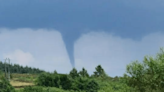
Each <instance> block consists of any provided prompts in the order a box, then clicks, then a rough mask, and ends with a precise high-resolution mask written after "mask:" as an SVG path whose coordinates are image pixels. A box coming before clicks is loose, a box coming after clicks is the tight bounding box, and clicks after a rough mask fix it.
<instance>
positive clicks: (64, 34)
mask: <svg viewBox="0 0 164 92" xmlns="http://www.w3.org/2000/svg"><path fill="white" fill-rule="evenodd" d="M163 8H164V1H163V0H156V1H154V0H144V1H143V0H137V1H132V0H101V1H100V0H69V1H67V0H53V1H52V0H46V1H45V0H27V1H22V0H14V1H13V0H9V1H6V0H0V32H1V33H0V38H1V39H0V47H1V48H3V49H1V52H0V59H1V60H3V59H4V58H6V57H10V58H11V59H12V60H13V63H20V64H22V65H30V66H33V67H39V68H42V69H45V70H48V71H53V70H54V69H56V70H57V71H59V72H61V73H68V72H69V71H70V70H71V68H72V66H75V67H76V68H77V69H78V70H80V69H81V68H82V67H85V68H86V69H87V70H88V72H90V73H92V72H93V71H94V68H95V67H96V66H97V65H98V64H101V65H102V66H103V67H104V68H105V70H106V72H107V73H108V74H109V75H110V76H116V75H122V74H123V73H124V72H125V67H126V64H128V63H129V62H131V61H134V60H136V59H138V60H142V58H143V56H145V55H155V53H157V52H158V51H159V48H160V47H163V41H164V38H163V30H164V26H163V24H164V18H163V16H164V12H163Z"/></svg>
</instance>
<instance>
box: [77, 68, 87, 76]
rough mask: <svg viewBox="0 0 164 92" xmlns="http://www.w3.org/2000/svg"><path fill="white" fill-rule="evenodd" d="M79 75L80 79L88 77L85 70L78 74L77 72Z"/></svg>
mask: <svg viewBox="0 0 164 92" xmlns="http://www.w3.org/2000/svg"><path fill="white" fill-rule="evenodd" d="M79 75H80V76H81V77H89V74H88V72H87V70H86V69H85V68H83V69H82V70H81V71H80V72H79Z"/></svg>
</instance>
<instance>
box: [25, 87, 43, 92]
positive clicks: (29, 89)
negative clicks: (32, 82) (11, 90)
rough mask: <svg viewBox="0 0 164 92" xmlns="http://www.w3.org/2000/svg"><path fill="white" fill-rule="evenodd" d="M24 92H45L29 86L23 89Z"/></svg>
mask: <svg viewBox="0 0 164 92" xmlns="http://www.w3.org/2000/svg"><path fill="white" fill-rule="evenodd" d="M23 92H43V88H42V87H32V86H28V87H25V88H24V89H23Z"/></svg>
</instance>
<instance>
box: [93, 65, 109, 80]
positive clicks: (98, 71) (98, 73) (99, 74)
mask: <svg viewBox="0 0 164 92" xmlns="http://www.w3.org/2000/svg"><path fill="white" fill-rule="evenodd" d="M95 69H96V71H95V72H94V74H93V75H92V76H94V77H107V75H106V73H105V71H104V69H103V68H102V67H101V65H98V66H97V67H96V68H95Z"/></svg>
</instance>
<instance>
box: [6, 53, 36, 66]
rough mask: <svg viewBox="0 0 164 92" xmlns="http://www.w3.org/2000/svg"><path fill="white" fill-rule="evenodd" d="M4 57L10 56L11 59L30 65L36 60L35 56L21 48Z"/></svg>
mask: <svg viewBox="0 0 164 92" xmlns="http://www.w3.org/2000/svg"><path fill="white" fill-rule="evenodd" d="M3 57H4V58H6V57H7V58H10V60H12V61H14V62H15V63H17V64H20V65H23V66H26V65H29V64H30V63H31V62H34V61H35V60H34V57H33V56H32V55H31V54H30V53H29V52H23V51H21V50H15V51H14V52H13V53H8V54H6V55H3Z"/></svg>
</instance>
